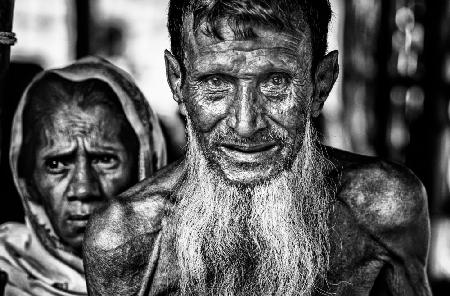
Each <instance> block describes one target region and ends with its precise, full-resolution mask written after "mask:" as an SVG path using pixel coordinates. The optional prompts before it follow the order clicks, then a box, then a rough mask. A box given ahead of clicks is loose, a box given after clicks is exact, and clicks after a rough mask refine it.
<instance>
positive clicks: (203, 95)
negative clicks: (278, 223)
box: [182, 22, 313, 183]
mask: <svg viewBox="0 0 450 296" xmlns="http://www.w3.org/2000/svg"><path fill="white" fill-rule="evenodd" d="M253 30H254V31H255V33H256V34H257V36H258V38H256V39H250V40H236V38H235V35H234V33H233V31H232V30H231V29H230V28H229V26H228V24H227V22H223V25H222V26H221V27H220V32H221V35H222V36H223V39H224V40H217V39H215V38H214V37H210V36H207V35H205V34H204V33H202V30H198V31H197V32H198V33H197V34H196V35H192V34H191V35H190V36H189V37H188V45H187V50H186V59H185V66H186V80H185V84H184V87H183V90H182V96H183V98H184V105H185V107H186V111H187V114H188V116H189V118H190V119H191V121H192V125H193V128H194V129H195V131H196V133H197V134H198V138H199V139H198V140H199V142H200V145H201V148H202V150H203V152H204V153H205V155H206V157H207V159H208V161H209V162H210V163H211V164H213V167H215V168H216V169H218V170H219V171H221V172H222V173H223V174H224V175H225V177H226V178H227V179H228V180H231V181H234V182H240V183H252V182H255V181H261V180H265V179H268V178H271V177H273V176H274V175H276V174H277V173H279V172H280V171H281V170H283V169H285V168H287V167H289V166H290V165H291V164H292V161H293V159H294V157H295V155H296V153H297V151H298V150H299V148H300V145H301V142H302V137H303V133H304V125H305V121H306V116H307V113H308V112H309V111H308V107H309V104H308V102H309V100H310V98H311V96H312V92H313V87H312V79H311V75H310V69H311V60H312V56H311V50H310V41H309V40H310V38H309V35H308V34H309V33H308V31H305V33H304V34H301V33H299V34H297V35H295V36H294V35H291V34H287V33H284V32H279V31H275V30H272V29H270V28H267V27H255V28H253Z"/></svg>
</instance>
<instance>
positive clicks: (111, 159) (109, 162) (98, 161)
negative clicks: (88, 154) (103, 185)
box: [92, 154, 118, 168]
mask: <svg viewBox="0 0 450 296" xmlns="http://www.w3.org/2000/svg"><path fill="white" fill-rule="evenodd" d="M92 163H93V164H95V165H99V166H101V167H104V168H113V167H115V166H116V165H117V164H118V158H117V157H116V156H115V155H107V154H105V155H97V156H95V157H94V158H93V159H92Z"/></svg>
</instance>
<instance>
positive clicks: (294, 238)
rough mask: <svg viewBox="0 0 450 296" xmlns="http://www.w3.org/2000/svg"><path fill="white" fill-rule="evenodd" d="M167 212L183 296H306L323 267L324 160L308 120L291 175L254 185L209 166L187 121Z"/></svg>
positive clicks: (327, 209) (325, 226)
mask: <svg viewBox="0 0 450 296" xmlns="http://www.w3.org/2000/svg"><path fill="white" fill-rule="evenodd" d="M188 137H189V145H188V151H187V156H186V166H187V171H188V173H187V177H186V179H185V180H184V182H183V184H182V185H181V186H180V187H179V189H178V190H177V192H176V196H177V201H178V204H177V207H176V210H175V212H174V213H173V217H172V218H173V219H174V220H173V222H174V225H176V230H175V231H176V233H175V244H176V250H177V256H178V257H177V259H178V265H179V269H180V273H181V277H180V282H179V285H180V291H181V295H311V293H312V292H313V290H314V288H315V287H316V284H317V283H318V282H319V281H320V280H323V279H324V277H325V274H326V271H327V269H328V252H329V251H328V250H329V244H328V216H329V212H330V201H331V190H329V187H330V186H328V182H327V181H326V180H325V176H324V173H323V172H324V170H325V169H326V167H327V166H328V165H329V162H328V161H327V160H326V159H325V158H324V157H323V156H322V154H321V153H319V151H318V150H317V149H316V146H315V145H314V139H313V131H312V128H311V126H310V122H309V121H308V122H307V124H306V128H305V134H304V140H303V145H302V148H301V150H300V151H299V153H298V154H297V156H296V159H295V161H294V162H293V165H292V167H291V169H290V170H285V171H282V172H280V173H279V174H278V175H277V176H276V177H274V178H272V179H270V180H268V181H266V182H263V183H262V184H258V185H255V186H245V185H236V184H231V183H230V182H228V181H227V180H226V179H225V178H224V176H223V175H220V174H219V173H217V172H216V171H215V169H213V168H211V166H210V165H209V164H208V161H207V160H206V158H205V156H204V154H203V152H202V150H201V146H200V145H199V143H198V140H197V137H196V135H195V134H194V131H193V129H192V127H191V124H190V121H189V120H188Z"/></svg>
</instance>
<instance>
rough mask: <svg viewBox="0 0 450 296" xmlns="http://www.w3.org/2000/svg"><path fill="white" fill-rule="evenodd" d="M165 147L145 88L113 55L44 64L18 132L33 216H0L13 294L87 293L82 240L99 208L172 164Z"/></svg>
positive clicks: (1, 256) (15, 165)
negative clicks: (64, 64) (16, 218)
mask: <svg viewBox="0 0 450 296" xmlns="http://www.w3.org/2000/svg"><path fill="white" fill-rule="evenodd" d="M164 149H165V146H164V139H163V138H162V133H161V130H160V128H159V125H158V121H157V118H156V117H155V115H154V113H153V112H152V111H151V109H150V108H149V106H148V104H147V102H146V100H145V98H144V96H143V95H142V94H141V93H140V91H139V89H138V88H137V86H136V85H135V84H134V83H133V81H132V80H131V79H130V78H129V76H128V75H126V74H125V73H124V72H123V71H121V70H120V69H118V68H116V67H115V66H113V65H112V64H110V63H108V62H106V61H104V60H101V59H98V58H92V57H91V58H85V59H82V60H80V61H77V62H76V63H74V64H72V65H69V66H67V67H64V68H61V69H52V70H48V71H44V72H42V73H41V74H39V75H38V76H37V77H36V78H35V79H34V80H33V82H32V83H31V84H30V85H29V87H28V88H27V90H26V91H25V94H24V95H23V97H22V100H21V102H20V104H19V107H18V109H17V111H16V114H15V117H14V123H13V128H12V133H11V150H10V164H11V168H12V173H13V177H14V181H15V184H16V187H17V190H18V192H19V193H20V195H21V198H22V203H23V205H24V210H25V215H26V217H25V221H26V224H25V225H24V224H21V223H15V222H10V223H5V224H3V225H1V226H0V268H1V269H3V270H4V271H6V273H7V274H8V282H7V285H6V289H5V293H6V295H36V296H42V295H65V296H69V295H86V294H87V290H86V282H85V277H84V269H83V262H82V258H81V254H82V251H81V246H82V241H83V237H84V232H85V230H86V225H87V222H88V219H89V217H90V215H91V214H92V212H94V211H95V210H96V209H98V208H100V207H102V206H104V205H105V204H106V203H107V201H108V200H109V199H111V198H112V197H113V196H115V195H117V194H119V193H120V192H122V191H124V190H125V189H128V188H129V187H131V186H132V185H134V184H136V183H137V182H138V181H139V180H141V179H144V178H146V177H148V176H150V175H151V174H152V173H153V172H154V171H156V169H157V168H159V167H161V166H162V165H164V164H165V150H164ZM8 198H11V197H8V196H3V200H4V201H5V202H7V200H8Z"/></svg>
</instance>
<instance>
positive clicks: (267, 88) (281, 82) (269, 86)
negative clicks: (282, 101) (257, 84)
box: [261, 73, 291, 92]
mask: <svg viewBox="0 0 450 296" xmlns="http://www.w3.org/2000/svg"><path fill="white" fill-rule="evenodd" d="M290 83H291V78H290V76H289V75H287V74H284V73H274V74H271V75H269V76H268V77H267V78H266V79H265V80H264V81H263V82H262V83H261V90H262V91H263V92H280V91H285V90H286V89H287V87H288V86H289V84H290Z"/></svg>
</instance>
